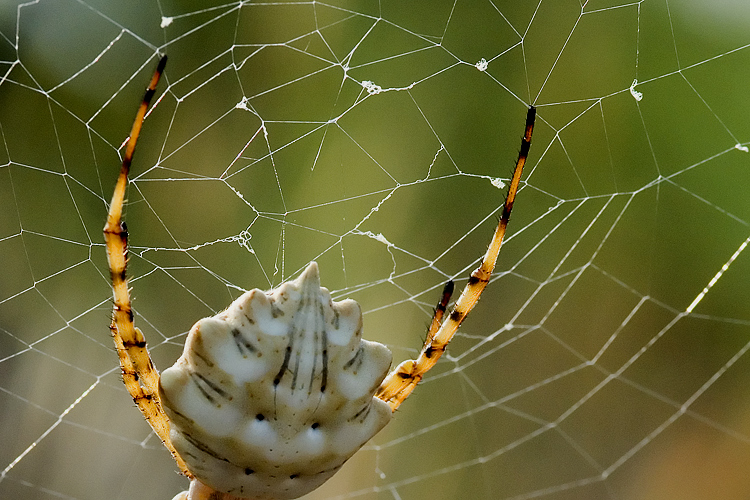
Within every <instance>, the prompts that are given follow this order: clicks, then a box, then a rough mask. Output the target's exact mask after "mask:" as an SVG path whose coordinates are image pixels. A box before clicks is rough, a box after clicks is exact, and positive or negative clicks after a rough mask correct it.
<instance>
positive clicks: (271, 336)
mask: <svg viewBox="0 0 750 500" xmlns="http://www.w3.org/2000/svg"><path fill="white" fill-rule="evenodd" d="M165 64H166V57H163V58H162V59H161V60H160V62H159V65H158V67H157V70H156V72H155V73H154V76H153V77H152V79H151V82H150V84H149V86H148V88H147V90H146V93H145V95H144V98H143V100H142V102H141V105H140V107H139V108H138V113H137V114H136V119H135V122H134V123H133V127H132V129H131V132H130V138H129V140H128V143H127V147H126V149H125V154H124V155H123V161H122V166H121V169H120V175H119V177H118V179H117V184H116V185H115V190H114V194H113V196H112V202H111V204H110V207H109V213H108V215H107V222H106V224H105V226H104V238H105V242H106V248H107V260H108V262H109V269H110V276H111V279H112V290H113V296H114V306H113V314H112V323H111V324H110V331H111V332H112V336H113V338H114V342H115V347H116V349H117V354H118V357H119V360H120V367H121V369H122V376H123V382H124V383H125V387H126V388H127V390H128V392H129V393H130V395H131V397H132V398H133V401H134V402H135V404H136V405H137V406H138V409H139V410H140V411H141V413H142V414H143V416H144V417H145V418H146V420H147V421H148V423H149V425H151V428H152V429H153V430H154V432H155V433H156V434H157V436H159V438H160V439H161V441H162V443H163V444H164V446H165V447H166V448H167V449H168V450H169V451H170V453H171V454H172V456H173V458H174V459H175V462H176V463H177V466H178V467H179V469H180V471H181V472H182V474H183V475H185V476H186V477H187V478H188V479H190V481H191V483H190V489H189V491H186V492H182V493H180V494H178V495H177V496H176V497H174V499H173V500H236V499H242V498H252V499H254V500H285V499H291V498H297V497H299V496H301V495H304V494H306V493H308V492H309V491H311V490H313V489H315V488H317V487H318V486H319V485H320V484H322V483H323V482H324V481H325V480H326V479H328V478H329V477H331V476H332V475H333V474H334V473H335V472H336V471H337V470H339V468H340V467H341V466H342V465H343V463H344V462H345V461H346V460H347V459H348V458H349V457H351V456H352V455H353V454H354V453H355V452H356V451H357V450H358V449H359V448H360V447H361V446H362V445H363V444H364V443H366V442H367V441H368V440H369V439H370V438H371V437H372V436H373V435H375V434H376V433H377V432H378V431H379V430H380V429H382V428H383V427H384V426H385V425H386V424H387V423H388V422H389V420H390V418H391V414H392V412H394V411H396V409H397V408H398V407H399V405H401V403H403V402H404V400H406V398H407V397H408V396H409V394H411V392H412V391H413V390H414V388H415V387H416V386H417V384H418V383H419V381H421V380H422V378H423V377H424V375H425V373H427V371H429V370H430V369H431V368H432V367H433V366H434V365H435V364H436V363H437V361H438V359H439V358H440V356H441V355H442V354H443V352H445V350H446V348H447V346H448V343H449V342H450V341H451V339H452V338H453V336H454V335H455V333H456V331H457V330H458V328H459V326H460V325H461V323H462V322H463V321H464V319H466V317H467V316H468V314H469V313H470V312H471V310H472V309H473V308H474V306H475V305H476V303H477V302H478V300H479V297H480V296H481V294H482V292H483V291H484V289H485V287H486V286H487V285H488V284H489V281H490V278H491V276H492V272H493V270H494V268H495V263H496V262H497V257H498V254H499V252H500V247H501V246H502V242H503V237H504V236H505V230H506V227H507V225H508V221H509V220H510V213H511V210H512V208H513V203H514V201H515V197H516V192H517V191H518V188H519V184H520V181H521V173H522V171H523V166H524V164H525V162H526V157H527V155H528V152H529V147H530V144H531V134H532V131H533V127H534V119H535V116H536V110H535V108H534V107H533V106H530V107H529V110H528V113H527V115H526V127H525V131H524V136H523V139H522V141H521V150H520V152H519V154H518V160H517V161H516V167H515V169H514V171H513V176H512V178H511V181H510V186H509V188H508V194H507V196H506V198H505V203H504V206H503V211H502V215H501V217H500V221H499V222H498V225H497V228H496V229H495V234H494V235H493V237H492V239H491V241H490V244H489V247H488V249H487V251H486V253H485V255H484V257H483V258H482V262H481V264H480V266H479V267H478V268H477V269H476V270H475V271H474V272H473V273H472V274H471V277H470V278H469V280H468V282H467V284H466V286H465V287H464V289H463V291H462V292H461V295H460V296H459V298H458V300H456V302H455V304H454V305H453V307H452V309H451V312H450V313H449V314H447V315H445V313H446V312H447V307H448V304H449V302H450V298H451V295H452V292H453V282H452V281H449V282H448V284H447V285H446V286H445V289H444V290H443V294H442V297H441V299H440V302H439V303H438V305H437V308H436V309H435V314H434V316H433V318H432V322H431V323H430V327H429V330H428V332H427V336H426V338H425V341H424V344H423V346H422V349H421V350H420V353H419V355H418V356H417V357H416V359H413V360H407V361H405V362H403V363H401V364H400V365H399V366H398V367H396V368H395V369H394V370H393V371H391V372H390V373H388V375H386V373H387V371H388V368H389V367H390V363H391V353H390V351H389V350H388V349H387V348H386V347H385V346H383V345H381V344H378V343H376V342H368V341H366V340H362V338H361V331H362V314H361V311H360V308H359V305H358V304H357V303H356V302H354V301H353V300H344V301H342V302H333V301H332V300H331V297H330V294H329V293H328V290H326V289H325V288H322V287H321V286H320V280H319V277H318V266H317V264H315V263H314V262H313V263H311V264H310V265H309V266H308V267H307V268H306V269H305V270H304V271H303V272H302V273H301V275H300V276H299V277H298V278H297V279H296V280H293V281H290V282H287V283H283V284H282V285H280V286H279V287H278V288H276V289H274V290H271V291H268V292H263V291H261V290H251V291H249V292H247V293H245V294H244V295H242V296H241V297H240V298H238V299H237V300H236V301H234V302H233V303H232V304H231V305H230V306H229V307H228V308H227V309H226V310H225V311H223V312H221V313H219V314H218V315H216V316H214V317H211V318H204V319H202V320H200V321H198V323H196V324H195V325H194V326H193V328H192V329H191V331H190V334H189V335H188V339H187V341H186V343H185V348H184V351H183V354H182V356H181V357H180V358H179V359H178V360H177V362H176V363H175V365H174V366H173V367H171V368H169V369H167V370H165V371H164V373H163V374H162V375H161V377H160V376H159V373H158V372H157V371H156V367H155V366H154V364H153V362H152V361H151V358H150V356H149V353H148V350H147V348H146V339H145V338H144V336H143V333H141V331H140V330H139V329H138V328H136V327H135V324H134V314H133V311H132V303H131V299H130V292H129V290H128V286H127V272H126V269H127V237H128V236H127V231H126V230H125V227H124V222H123V221H122V210H123V205H124V203H125V190H126V187H127V183H128V174H129V171H130V164H131V160H132V158H133V153H134V150H135V145H136V142H137V140H138V135H139V134H140V130H141V126H142V124H143V120H144V117H145V116H146V111H147V110H148V106H149V103H150V100H151V98H152V97H153V95H154V93H155V91H156V86H157V84H158V81H159V78H160V76H161V73H162V71H163V70H164V66H165Z"/></svg>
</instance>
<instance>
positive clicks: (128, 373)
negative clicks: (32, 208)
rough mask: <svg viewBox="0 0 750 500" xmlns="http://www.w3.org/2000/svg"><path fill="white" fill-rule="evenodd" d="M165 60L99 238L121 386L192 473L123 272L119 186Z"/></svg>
mask: <svg viewBox="0 0 750 500" xmlns="http://www.w3.org/2000/svg"><path fill="white" fill-rule="evenodd" d="M166 63H167V57H166V56H164V57H162V58H161V60H160V61H159V65H158V66H157V68H156V71H155V72H154V76H153V77H152V78H151V82H150V83H149V86H148V88H147V89H146V93H145V94H144V96H143V100H142V101H141V105H140V107H139V108H138V113H137V114H136V116H135V121H134V122H133V127H132V129H131V130H130V139H129V140H128V144H127V146H126V148H125V155H124V156H123V159H122V167H121V168H120V175H119V177H118V178H117V184H116V185H115V191H114V194H113V195H112V203H110V206H109V213H108V214H107V223H106V225H105V226H104V240H105V242H106V246H107V261H108V262H109V272H110V275H111V278H112V291H113V296H114V307H113V311H112V323H111V324H110V327H109V329H110V330H111V332H112V337H113V338H114V342H115V348H116V349H117V355H118V356H119V358H120V367H121V368H122V379H123V382H124V383H125V387H126V388H127V390H128V392H129V393H130V395H131V397H132V398H133V401H135V404H136V405H137V406H138V409H139V410H140V411H141V413H143V416H144V417H145V418H146V421H147V422H148V423H149V425H151V428H152V429H153V430H154V432H155V433H156V435H157V436H159V439H161V441H162V443H164V446H166V447H167V449H168V450H169V451H170V453H172V456H173V457H174V459H175V461H177V465H178V466H179V467H180V469H181V471H182V473H183V474H185V475H186V476H188V477H190V478H192V474H191V473H190V472H189V471H188V470H187V467H186V466H185V462H183V460H182V458H181V457H180V456H179V454H178V453H177V451H176V450H175V449H174V447H173V446H172V443H171V442H170V440H169V419H168V418H167V416H166V414H165V413H164V410H163V409H162V406H161V402H160V401H159V373H158V372H157V371H156V367H155V366H154V364H153V362H152V361H151V357H150V356H149V353H148V350H147V349H146V339H145V338H144V336H143V333H141V331H140V330H139V329H138V328H136V327H135V324H134V322H133V309H132V304H131V300H130V291H129V290H128V278H127V261H128V231H127V229H126V227H125V223H124V222H123V221H122V207H123V204H124V202H125V188H126V187H127V184H128V173H129V172H130V163H131V161H132V160H133V152H134V151H135V145H136V142H137V141H138V135H139V134H140V132H141V127H142V126H143V119H144V117H145V115H146V111H147V110H148V107H149V104H150V102H151V99H152V97H153V96H154V93H155V92H156V85H157V84H158V83H159V78H160V77H161V74H162V72H163V71H164V66H165V65H166Z"/></svg>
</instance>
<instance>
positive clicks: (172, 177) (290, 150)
mask: <svg viewBox="0 0 750 500" xmlns="http://www.w3.org/2000/svg"><path fill="white" fill-rule="evenodd" d="M748 25H750V4H748V3H747V2H744V1H742V0H734V1H730V0H725V1H718V2H703V1H699V0H694V1H681V2H675V1H671V2H670V1H667V0H643V1H641V2H617V1H605V0H601V1H589V2H581V1H547V0H538V1H534V2H507V1H494V2H491V1H480V0H473V1H461V0H457V1H455V2H451V1H410V2H394V1H380V2H369V1H361V2H354V1H341V2H336V1H331V2H271V3H261V2H247V3H236V2H235V3H222V2H187V1H180V2H176V1H159V2H155V1H136V2H127V3H126V2H121V3H117V2H109V1H91V0H85V1H84V0H80V1H74V0H55V1H45V0H41V1H38V2H31V3H21V2H10V1H6V2H3V3H2V4H0V75H1V76H0V269H2V271H1V272H0V470H2V473H1V474H0V498H7V499H16V498H24V499H39V500H42V499H44V500H46V499H53V498H65V499H81V500H84V499H85V500H89V499H91V500H93V499H103V498H107V499H120V498H122V499H125V498H148V499H169V498H171V497H172V496H173V495H175V494H176V493H177V492H179V491H180V490H181V489H184V488H185V487H186V481H185V480H184V479H183V478H181V477H180V476H178V475H177V474H176V473H175V467H174V464H173V462H172V460H171V458H170V457H169V455H168V454H167V452H166V451H165V450H163V448H162V447H161V445H160V444H159V443H158V440H156V439H155V438H154V436H153V435H151V433H150V431H149V428H148V426H147V425H146V423H145V422H144V421H143V419H142V418H141V416H140V414H139V412H138V411H137V410H136V409H135V408H134V407H133V404H132V402H131V400H130V398H129V397H128V394H127V393H126V391H125V389H124V387H123V386H122V383H121V381H120V377H119V367H118V365H117V356H116V355H115V353H114V351H113V347H112V344H111V339H110V338H109V330H108V323H109V319H108V318H109V314H110V312H109V311H110V309H111V299H110V297H111V291H110V288H109V273H108V270H107V265H106V258H105V252H104V246H103V239H102V235H101V228H102V226H103V224H104V219H105V215H106V208H107V203H108V201H109V199H110V197H111V190H112V188H113V186H114V181H115V178H116V175H117V171H118V168H119V162H120V154H121V152H122V148H121V145H122V144H123V142H124V141H125V139H126V138H127V135H128V132H129V129H130V126H131V122H132V117H133V115H134V112H135V108H136V106H137V103H138V101H139V99H140V96H141V94H142V91H143V87H144V86H145V84H146V82H147V81H148V79H149V77H150V74H151V72H152V71H153V69H154V67H155V64H156V61H157V59H158V54H161V53H166V54H168V55H169V58H170V59H169V64H168V66H167V71H166V74H165V77H164V79H163V81H162V83H161V84H160V86H159V90H158V92H157V100H158V104H157V105H156V107H155V109H154V111H153V113H152V114H151V115H149V117H148V119H147V120H146V124H145V129H144V133H143V134H142V136H141V141H140V142H139V146H138V151H137V154H136V160H135V163H134V166H133V176H132V182H131V185H130V189H129V192H128V201H129V203H128V206H127V212H126V218H127V222H128V228H129V230H130V236H131V239H130V244H131V259H130V267H129V271H130V274H131V276H132V277H133V279H132V280H131V285H132V288H133V296H134V306H135V309H136V313H137V317H136V321H137V324H138V325H139V326H140V328H141V329H143V331H144V333H145V335H146V337H147V339H148V340H149V345H150V347H151V352H152V355H153V357H154V360H155V362H156V364H157V366H158V367H160V368H162V369H163V368H165V367H167V366H169V365H170V364H171V363H172V362H174V360H175V359H176V358H177V356H179V353H180V350H181V346H182V343H183V341H184V337H185V334H186V332H187V331H188V330H189V329H190V326H191V325H192V324H193V323H194V322H195V321H196V320H197V319H199V318H201V317H203V316H207V315H212V314H215V313H217V312H218V311H221V310H222V309H223V308H224V307H226V306H227V305H228V304H229V303H230V301H231V300H232V299H233V298H236V297H237V296H239V295H240V294H241V293H242V292H243V291H245V290H248V289H251V288H256V287H257V288H262V289H268V288H270V287H272V286H276V285H278V284H280V283H281V282H283V281H284V280H286V279H289V278H293V277H294V276H295V275H296V274H297V273H298V272H299V271H300V270H301V269H302V268H303V267H304V266H305V264H306V263H307V262H309V261H310V260H317V261H318V263H319V264H320V267H321V274H322V280H323V284H324V285H325V286H327V287H328V288H329V289H330V290H331V291H332V294H333V295H334V297H335V298H336V299H338V300H341V299H343V298H347V297H350V298H354V299H356V300H358V301H359V303H360V304H361V305H362V308H363V311H364V313H365V314H364V321H365V337H366V338H368V339H370V340H377V341H380V342H383V343H385V344H387V345H388V346H389V347H390V348H391V349H392V351H393V353H394V359H395V361H401V360H403V359H405V358H407V357H412V356H414V355H415V354H416V352H417V349H418V348H419V346H420V345H421V341H422V338H423V335H424V331H425V328H426V325H427V324H428V322H429V318H430V315H431V312H432V307H433V306H434V303H435V302H436V300H437V299H438V296H439V292H440V290H441V288H442V284H443V283H444V281H445V280H447V279H448V278H456V279H457V280H458V282H459V284H460V285H462V284H463V283H465V277H466V276H468V274H469V273H470V271H471V269H473V268H474V267H475V266H476V264H477V261H478V259H479V258H480V256H481V254H482V253H483V251H484V249H485V247H486V244H487V242H488V241H489V238H490V236H491V234H492V231H493V229H494V226H495V224H496V222H497V217H499V210H500V209H501V207H502V201H503V196H504V192H505V191H504V189H498V187H496V185H495V184H497V183H495V184H493V182H492V181H493V180H494V179H496V178H500V179H504V180H507V177H508V176H509V175H510V171H511V169H512V165H513V162H514V161H515V158H516V156H517V153H518V147H519V145H520V136H521V133H522V131H523V123H524V118H525V113H526V107H527V106H528V104H530V103H534V104H535V105H536V106H538V119H537V126H536V129H535V133H534V139H533V144H532V149H531V155H530V161H529V163H528V166H527V169H526V172H525V174H524V182H523V183H522V188H521V191H520V193H519V197H518V200H517V204H516V206H515V210H514V213H513V217H512V221H511V225H510V230H509V238H508V239H507V241H506V245H505V246H504V247H503V250H502V252H501V255H500V261H499V263H498V270H497V273H496V277H495V279H494V280H493V282H492V283H491V284H490V286H489V288H488V290H487V292H486V294H485V295H484V297H483V298H482V300H481V302H480V303H479V305H478V307H477V308H476V310H475V311H474V312H473V313H472V315H471V316H470V318H469V319H468V320H467V321H466V323H465V324H464V326H463V327H462V330H461V332H460V333H459V335H458V336H457V338H456V339H455V340H454V341H453V343H452V344H451V346H450V349H449V351H448V354H447V355H446V356H445V358H444V359H443V360H442V361H441V362H440V364H439V365H438V367H436V368H435V370H434V371H433V372H431V373H430V374H429V376H428V377H427V379H426V380H425V381H424V382H423V383H422V384H421V385H420V387H419V388H418V389H417V391H416V392H415V393H414V395H413V396H412V397H411V398H410V399H409V400H408V401H407V403H406V404H404V406H403V407H402V409H401V410H399V412H398V413H397V414H396V416H395V418H394V420H393V421H392V422H391V423H390V424H389V425H388V427H387V428H386V429H385V430H384V431H383V432H381V434H379V435H378V436H377V437H376V438H375V439H373V440H372V442H371V443H369V444H368V445H366V446H365V448H364V449H363V450H362V451H360V452H359V453H358V454H357V455H356V456H355V457H354V458H353V459H352V460H351V461H350V462H349V463H348V464H347V465H346V466H345V467H344V469H343V470H342V471H341V472H339V473H338V474H337V475H336V476H335V477H334V478H333V479H332V480H331V481H330V482H329V483H327V484H326V485H324V486H323V487H321V488H320V489H319V490H318V491H316V492H314V493H312V494H310V495H309V497H308V498H310V499H322V498H340V499H344V498H357V499H368V500H374V499H378V500H382V499H389V500H390V499H393V500H399V499H404V500H406V499H410V500H411V499H425V498H430V499H453V498H513V499H524V498H544V499H550V500H564V499H574V498H575V499H601V498H611V499H660V500H662V499H672V498H674V499H678V498H679V499H699V498H700V499H704V498H722V499H742V498H748V497H750V474H748V466H747V464H750V392H748V389H747V388H748V387H749V386H750V366H748V365H750V361H749V360H748V354H747V353H746V351H747V349H748V348H749V347H750V306H749V302H748V299H750V294H749V293H748V286H747V283H748V277H749V276H750V254H748V253H747V251H742V248H743V247H741V245H742V244H743V242H745V241H746V240H747V238H748V236H750V201H749V198H748V195H747V186H748V185H749V184H750V171H749V170H748V169H749V168H750V155H749V154H748V152H747V147H749V146H750V122H749V121H748V116H750V94H749V92H748V84H747V82H748V81H750V31H749V30H748V29H747V27H748ZM483 61H484V62H485V63H486V67H485V64H484V63H483ZM365 82H372V83H365ZM368 90H369V91H368ZM371 92H372V93H371ZM637 98H640V100H638V99H637ZM238 105H239V106H238ZM738 250H740V251H739V252H738ZM735 254H736V255H737V256H736V259H734V260H732V257H733V255H735ZM727 263H731V265H730V266H729V267H728V268H727V269H726V270H725V272H724V273H723V274H722V275H721V276H720V278H719V279H718V280H717V281H716V282H715V284H712V285H711V287H710V289H709V291H708V293H707V294H705V297H704V298H703V299H702V300H701V301H700V302H698V303H697V304H695V305H694V306H693V307H691V304H692V303H693V302H694V301H695V299H696V298H697V297H698V296H699V294H700V293H701V291H702V290H703V289H704V288H705V287H707V286H709V284H710V283H711V282H712V278H714V276H716V274H717V273H718V272H719V271H720V270H721V269H722V266H725V264H727Z"/></svg>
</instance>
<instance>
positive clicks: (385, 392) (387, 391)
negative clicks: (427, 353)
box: [375, 280, 454, 402]
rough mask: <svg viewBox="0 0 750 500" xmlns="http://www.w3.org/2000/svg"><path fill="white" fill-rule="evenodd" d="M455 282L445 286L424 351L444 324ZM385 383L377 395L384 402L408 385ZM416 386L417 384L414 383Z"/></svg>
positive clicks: (428, 332)
mask: <svg viewBox="0 0 750 500" xmlns="http://www.w3.org/2000/svg"><path fill="white" fill-rule="evenodd" d="M453 287H454V284H453V280H450V281H448V282H447V283H446V284H445V287H443V294H442V296H441V297H440V302H438V304H437V306H435V312H434V313H433V315H432V321H430V327H429V328H428V329H427V336H426V337H425V339H424V343H423V344H422V351H424V350H425V349H427V348H428V347H429V346H430V345H431V344H432V340H433V339H434V338H435V334H436V333H437V332H438V330H439V329H440V325H441V324H442V322H443V316H444V315H445V311H446V309H447V308H448V302H450V300H451V295H453ZM387 380H388V379H386V381H384V382H383V383H382V384H381V385H380V387H379V388H378V391H377V392H376V393H375V396H377V397H378V398H380V399H382V400H383V401H386V402H387V401H390V400H391V399H393V398H394V396H396V395H397V394H398V393H399V392H401V391H403V390H404V389H405V388H406V387H408V385H402V384H398V383H386V382H387ZM414 384H415V385H416V382H414Z"/></svg>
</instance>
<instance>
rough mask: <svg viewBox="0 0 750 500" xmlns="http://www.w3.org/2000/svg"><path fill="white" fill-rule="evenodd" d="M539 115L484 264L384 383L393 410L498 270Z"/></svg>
mask: <svg viewBox="0 0 750 500" xmlns="http://www.w3.org/2000/svg"><path fill="white" fill-rule="evenodd" d="M535 118H536V108H534V106H530V107H529V111H528V113H527V114H526V129H525V132H524V135H523V139H522V140H521V150H520V152H519V153H518V160H517V161H516V167H515V169H514V170H513V177H512V178H511V181H510V187H509V188H508V195H507V196H506V198H505V205H504V206H503V212H502V216H501V217H500V221H499V222H498V224H497V228H496V229H495V234H494V236H493V237H492V240H491V241H490V245H489V248H488V249H487V253H485V254H484V258H482V263H481V264H480V265H479V267H478V268H477V269H475V270H474V272H473V273H471V277H470V278H469V281H468V283H466V286H465V287H464V289H463V291H462V292H461V296H460V297H459V298H458V300H457V301H456V303H455V304H454V306H453V310H452V311H451V313H450V315H449V316H448V318H447V319H446V320H445V321H443V322H442V324H440V325H439V326H440V328H438V329H437V331H435V332H434V333H432V328H433V326H435V323H436V318H437V316H438V313H439V311H438V310H436V311H435V318H433V322H432V324H431V325H430V332H428V334H427V339H426V340H425V343H424V346H423V347H422V350H421V352H420V353H419V356H418V357H417V358H416V359H410V360H407V361H404V362H403V363H401V364H400V365H399V366H397V367H396V368H395V369H394V370H393V371H391V372H390V373H389V374H388V376H387V377H386V378H385V380H383V382H382V383H381V384H380V388H379V389H378V392H377V394H376V395H377V397H379V398H380V399H382V400H383V401H385V402H386V403H388V405H390V407H391V410H392V411H396V409H398V407H399V406H400V405H401V403H403V402H404V400H405V399H406V398H407V397H409V394H411V392H412V391H413V390H414V388H415V387H416V386H417V384H418V383H419V381H420V380H422V377H424V374H425V373H427V372H428V371H429V370H430V369H431V368H432V367H433V366H435V363H437V361H438V359H440V356H442V355H443V352H445V349H446V347H447V346H448V342H450V341H451V339H452V338H453V336H454V335H455V333H456V331H458V327H459V326H461V323H462V322H463V320H464V319H466V316H467V315H468V314H469V313H470V312H471V310H472V309H473V308H474V306H475V305H476V303H477V302H478V301H479V297H480V296H481V295H482V292H483V291H484V289H485V288H486V287H487V284H488V283H489V282H490V277H491V276H492V271H493V270H494V269H495V263H496V262H497V256H498V254H499V253H500V247H501V246H502V244H503V237H504V236H505V230H506V228H507V227H508V221H509V220H510V213H511V211H512V210H513V203H514V202H515V200H516V193H517V192H518V186H519V183H520V182H521V173H522V172H523V166H524V165H525V163H526V158H527V156H528V154H529V147H530V146H531V134H532V132H533V130H534V120H535ZM443 298H445V291H444V292H443ZM446 302H447V301H446ZM441 304H442V301H441ZM438 309H439V306H438ZM440 316H441V317H442V313H440ZM437 322H438V323H439V318H438V319H437Z"/></svg>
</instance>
